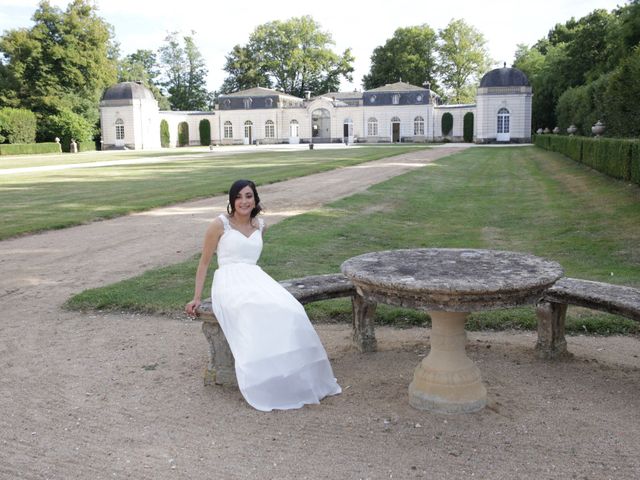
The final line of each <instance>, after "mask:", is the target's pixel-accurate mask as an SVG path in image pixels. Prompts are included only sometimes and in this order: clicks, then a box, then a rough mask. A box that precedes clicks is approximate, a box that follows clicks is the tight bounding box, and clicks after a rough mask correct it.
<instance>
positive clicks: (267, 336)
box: [211, 215, 342, 411]
mask: <svg viewBox="0 0 640 480" xmlns="http://www.w3.org/2000/svg"><path fill="white" fill-rule="evenodd" d="M219 218H220V219H221V220H222V223H223V224H224V233H223V235H222V237H220V241H219V242H218V250H217V255H218V269H217V270H216V272H215V274H214V276H213V285H212V288H211V299H212V307H213V312H214V313H215V315H216V318H217V319H218V322H219V323H220V326H221V327H222V330H223V331H224V334H225V336H226V338H227V341H228V342H229V347H230V348H231V352H232V353H233V356H234V358H235V368H236V376H237V379H238V386H239V388H240V391H241V392H242V395H243V396H244V398H245V399H246V401H247V402H248V403H249V404H250V405H251V406H252V407H254V408H256V409H258V410H263V411H270V410H273V409H279V410H287V409H292V408H300V407H302V406H303V405H305V404H309V403H319V402H320V400H321V399H322V398H324V397H325V396H327V395H335V394H338V393H340V392H341V391H342V390H341V388H340V385H338V383H337V381H336V379H335V377H334V376H333V370H332V369H331V365H330V364H329V360H328V359H327V354H326V352H325V350H324V347H323V346H322V344H321V343H320V339H319V338H318V335H317V334H316V332H315V330H314V329H313V326H312V325H311V323H310V322H309V318H308V317H307V314H306V312H305V311H304V307H303V306H302V305H301V304H300V303H299V302H298V301H297V300H296V299H295V298H294V297H293V296H292V295H291V294H290V293H289V292H288V291H287V290H285V289H284V288H283V287H282V286H281V285H280V284H279V283H278V282H276V281H275V280H274V279H273V278H271V277H270V276H269V275H267V274H266V273H265V272H264V271H263V270H262V269H261V268H260V267H259V266H258V265H256V262H257V261H258V258H259V257H260V253H261V251H262V229H263V225H264V223H263V222H262V219H258V222H259V225H260V229H259V230H256V231H254V232H253V233H252V234H251V235H250V236H249V237H247V236H245V235H244V234H243V233H241V232H240V231H238V230H235V229H234V228H233V227H232V226H231V225H230V224H229V220H228V218H227V217H226V216H225V215H220V217H219Z"/></svg>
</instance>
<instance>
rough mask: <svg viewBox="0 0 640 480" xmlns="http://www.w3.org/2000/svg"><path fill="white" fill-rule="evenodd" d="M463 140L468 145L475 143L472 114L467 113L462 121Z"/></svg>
mask: <svg viewBox="0 0 640 480" xmlns="http://www.w3.org/2000/svg"><path fill="white" fill-rule="evenodd" d="M452 125H453V121H452ZM462 138H463V140H464V141H465V142H467V143H471V142H473V113H471V112H467V113H465V114H464V117H463V119H462Z"/></svg>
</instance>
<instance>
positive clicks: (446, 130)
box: [441, 112, 453, 137]
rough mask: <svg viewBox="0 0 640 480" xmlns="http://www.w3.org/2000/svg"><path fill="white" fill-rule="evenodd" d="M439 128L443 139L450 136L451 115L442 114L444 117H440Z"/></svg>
mask: <svg viewBox="0 0 640 480" xmlns="http://www.w3.org/2000/svg"><path fill="white" fill-rule="evenodd" d="M441 128H442V136H443V137H447V136H449V135H451V132H452V131H453V115H451V114H450V113H449V112H446V113H444V115H442V120H441Z"/></svg>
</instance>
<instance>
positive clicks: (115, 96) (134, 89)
mask: <svg viewBox="0 0 640 480" xmlns="http://www.w3.org/2000/svg"><path fill="white" fill-rule="evenodd" d="M144 99H150V100H154V97H153V93H151V90H149V89H148V88H147V87H145V86H144V85H142V83H140V82H122V83H118V84H116V85H114V86H113V87H109V88H108V89H107V91H106V92H104V95H103V96H102V100H103V101H105V100H144Z"/></svg>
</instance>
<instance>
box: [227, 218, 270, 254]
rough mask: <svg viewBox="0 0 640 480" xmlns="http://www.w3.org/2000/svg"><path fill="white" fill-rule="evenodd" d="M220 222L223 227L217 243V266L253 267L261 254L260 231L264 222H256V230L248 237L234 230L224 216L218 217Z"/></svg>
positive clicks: (260, 220)
mask: <svg viewBox="0 0 640 480" xmlns="http://www.w3.org/2000/svg"><path fill="white" fill-rule="evenodd" d="M219 218H220V220H221V221H222V224H223V225H224V233H223V234H222V236H221V237H220V240H219V241H218V249H217V256H218V266H219V267H223V266H225V265H232V264H234V263H245V264H251V265H255V264H256V263H257V262H258V258H260V253H261V252H262V229H263V228H264V222H263V220H262V219H261V218H259V219H257V220H258V227H259V228H258V230H255V231H254V232H252V233H251V235H249V236H248V237H247V236H246V235H245V234H244V233H242V232H240V231H239V230H236V229H235V228H233V227H232V226H231V224H230V223H229V219H228V218H227V217H226V215H220V217H219Z"/></svg>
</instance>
